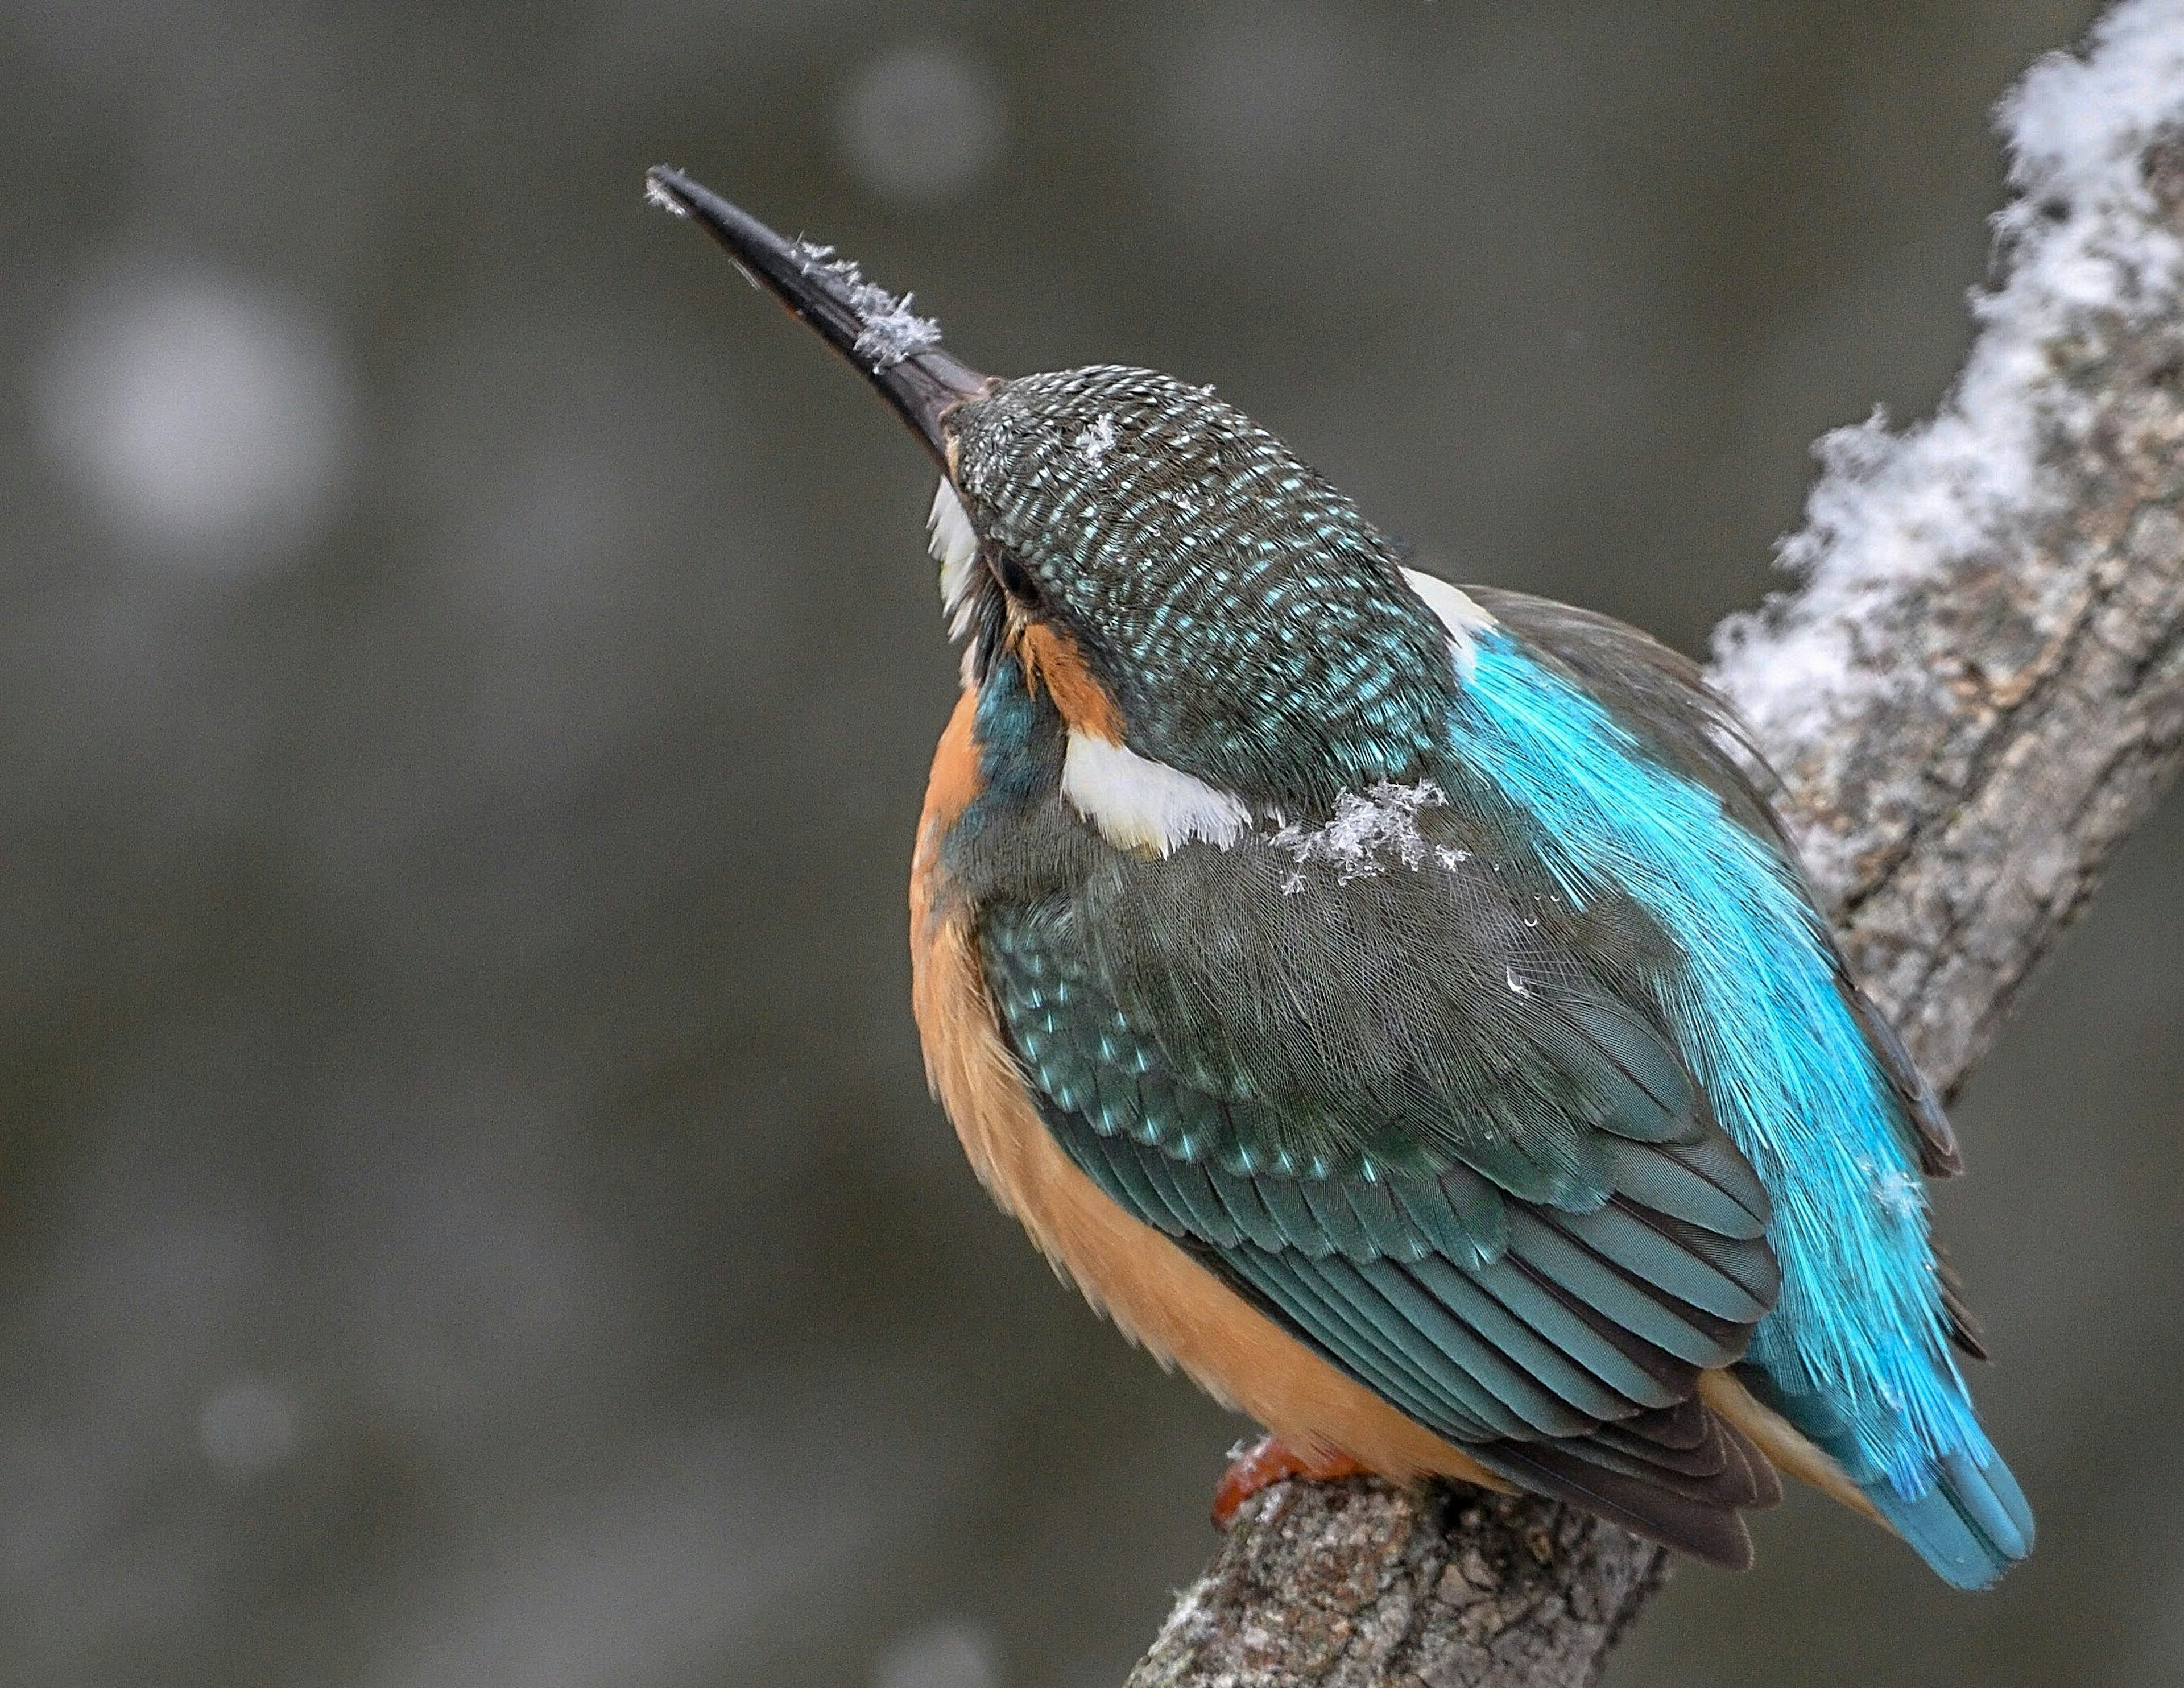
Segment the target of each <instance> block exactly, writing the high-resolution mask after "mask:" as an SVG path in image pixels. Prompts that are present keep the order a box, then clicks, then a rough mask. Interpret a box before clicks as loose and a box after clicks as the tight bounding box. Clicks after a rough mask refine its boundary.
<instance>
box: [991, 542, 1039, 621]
mask: <svg viewBox="0 0 2184 1688" xmlns="http://www.w3.org/2000/svg"><path fill="white" fill-rule="evenodd" d="M993 568H994V578H995V579H996V580H998V581H999V582H1000V583H1001V590H1002V591H1004V592H1006V593H1008V595H1009V596H1010V597H1011V598H1013V599H1016V601H1017V603H1019V604H1022V605H1023V606H1024V607H1025V608H1026V609H1029V608H1031V607H1033V606H1034V605H1035V604H1038V602H1039V582H1037V581H1036V580H1034V579H1033V578H1032V572H1031V571H1030V570H1029V569H1028V568H1026V567H1025V566H1024V565H1022V563H1020V562H1018V561H1017V560H1016V559H1015V558H1014V557H1012V556H1011V555H1010V554H1008V553H1007V552H1006V551H996V552H995V553H994V556H993Z"/></svg>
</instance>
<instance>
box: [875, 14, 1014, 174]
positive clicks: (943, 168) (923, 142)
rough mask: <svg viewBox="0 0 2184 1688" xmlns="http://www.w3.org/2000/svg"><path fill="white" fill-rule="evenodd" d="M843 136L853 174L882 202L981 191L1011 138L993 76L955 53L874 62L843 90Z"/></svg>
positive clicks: (896, 55) (901, 50) (916, 50)
mask: <svg viewBox="0 0 2184 1688" xmlns="http://www.w3.org/2000/svg"><path fill="white" fill-rule="evenodd" d="M835 119H836V131H837V136H838V140H839V142H840V144H841V148H842V152H843V154H844V158H845V159H847V161H848V163H849V165H850V171H851V173H852V174H854V175H855V177H856V178H857V180H858V181H859V182H860V183H861V185H862V186H863V187H866V189H868V190H869V191H871V192H873V193H876V194H877V195H879V197H880V198H883V199H893V200H898V201H901V202H904V203H912V204H933V203H938V202H939V201H941V200H944V199H948V198H954V197H955V196H956V195H958V194H961V193H962V192H965V191H966V190H967V189H969V188H972V187H976V186H977V185H978V183H979V182H980V181H983V180H984V179H985V178H986V177H987V176H988V175H991V174H992V173H993V171H994V170H995V167H996V166H997V165H998V164H1000V159H1001V153H1002V149H1003V147H1004V144H1005V143H1006V140H1007V138H1008V132H1007V120H1006V112H1005V110H1004V108H1003V102H1002V98H1001V92H1000V86H999V85H998V84H997V83H996V82H995V79H994V77H993V75H992V74H991V73H990V72H989V70H987V69H986V68H985V66H983V64H979V63H978V62H977V61H975V60H973V59H972V58H967V56H965V55H964V54H963V53H961V52H959V51H957V50H956V48H954V47H940V46H917V47H896V48H894V49H891V50H890V51H889V52H886V53H881V54H879V55H878V56H877V57H876V58H871V59H868V60H866V62H865V64H863V65H861V67H860V68H859V69H858V70H857V71H856V73H855V75H853V76H852V77H851V78H850V81H849V83H848V85H847V86H845V87H844V89H843V90H842V93H841V97H840V98H839V100H838V102H837V103H836V108H835Z"/></svg>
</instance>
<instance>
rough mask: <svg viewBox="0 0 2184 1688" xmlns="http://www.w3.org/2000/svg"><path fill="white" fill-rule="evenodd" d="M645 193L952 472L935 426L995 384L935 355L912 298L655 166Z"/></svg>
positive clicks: (930, 332)
mask: <svg viewBox="0 0 2184 1688" xmlns="http://www.w3.org/2000/svg"><path fill="white" fill-rule="evenodd" d="M644 195H645V198H648V199H649V200H650V201H651V202H652V203H654V204H655V205H658V206H660V207H661V208H662V209H666V210H668V211H671V212H673V213H674V214H676V215H677V216H678V217H694V218H696V219H697V220H698V221H699V222H700V223H702V224H704V225H705V228H706V230H707V231H709V232H710V234H711V235H712V237H713V238H714V239H716V240H717V241H718V242H720V243H721V245H722V246H724V247H726V248H727V249H728V256H729V257H730V258H732V259H734V260H735V264H736V268H738V270H742V271H743V272H744V277H745V279H747V280H748V281H749V282H750V284H751V285H752V286H753V287H762V288H764V289H765V290H766V292H770V293H772V295H773V296H774V297H775V298H777V299H779V300H780V301H781V303H782V304H783V305H785V306H786V307H787V308H788V313H789V315H792V316H794V317H798V318H799V319H801V320H803V321H805V322H808V323H809V324H811V326H812V327H814V328H816V329H817V330H818V331H819V333H820V336H821V337H822V338H823V339H824V340H825V341H826V342H827V344H828V345H830V346H832V347H833V348H834V349H835V350H836V351H838V352H839V353H840V354H842V355H843V356H844V357H845V358H847V359H849V360H850V362H851V363H853V364H855V365H856V366H857V367H858V368H859V369H861V370H863V371H864V372H865V374H866V376H867V377H868V378H869V379H870V380H871V382H872V385H873V386H875V387H877V388H879V390H880V392H881V393H883V395H885V397H886V398H887V401H888V403H889V404H892V405H894V408H895V409H896V410H897V411H899V412H900V414H901V415H902V419H903V421H905V422H908V423H909V424H910V426H911V428H912V429H913V430H915V431H916V432H917V437H919V438H920V439H922V440H923V441H924V442H925V445H926V448H927V449H928V451H930V452H931V453H932V454H933V455H934V456H935V457H936V458H938V459H939V460H940V466H941V468H942V469H943V470H945V469H946V468H947V466H948V442H947V437H946V436H945V435H944V433H942V432H941V426H940V425H941V419H942V418H943V417H944V416H945V415H947V414H948V412H949V411H950V410H952V409H955V408H956V405H958V404H961V403H962V402H963V401H964V400H965V399H967V398H978V397H979V396H980V395H982V394H983V393H987V392H988V391H989V390H990V389H991V388H992V387H993V386H994V385H995V382H994V378H993V377H992V376H983V375H980V374H979V373H978V371H977V370H972V369H967V368H966V367H965V366H964V365H961V364H960V363H958V362H956V359H954V358H952V357H950V355H949V354H947V353H946V352H944V351H943V350H941V348H940V325H939V323H937V322H935V321H933V320H932V319H931V318H930V317H923V316H917V315H912V314H911V309H910V296H909V295H908V294H907V293H905V294H904V295H903V296H902V297H901V298H896V297H895V296H894V294H893V293H890V292H888V291H887V290H886V289H885V288H884V287H874V286H873V285H872V283H871V282H870V281H866V280H865V278H864V277H863V276H861V275H860V274H859V273H858V270H857V266H856V265H854V264H852V263H850V262H849V261H848V260H847V259H839V258H837V257H835V256H834V253H833V248H831V247H824V246H813V245H812V244H811V242H808V241H803V240H784V239H783V238H782V237H781V236H779V235H777V234H776V233H775V232H774V231H772V229H770V228H768V227H766V225H765V224H764V223H761V222H760V221H759V220H758V219H757V218H755V217H754V216H752V215H751V214H749V212H747V211H744V210H741V209H738V208H737V207H736V206H733V205H731V204H730V203H728V202H727V200H725V199H723V198H721V196H720V195H719V194H717V193H716V192H713V190H712V189H711V188H710V187H703V186H701V185H700V184H699V183H698V182H694V181H691V180H690V178H689V177H688V176H687V175H683V174H682V171H680V170H670V169H669V168H668V167H667V166H666V164H655V165H654V166H653V167H652V168H651V169H650V170H647V171H646V172H645V174H644Z"/></svg>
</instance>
